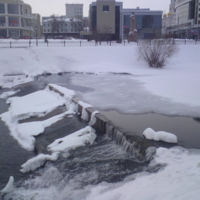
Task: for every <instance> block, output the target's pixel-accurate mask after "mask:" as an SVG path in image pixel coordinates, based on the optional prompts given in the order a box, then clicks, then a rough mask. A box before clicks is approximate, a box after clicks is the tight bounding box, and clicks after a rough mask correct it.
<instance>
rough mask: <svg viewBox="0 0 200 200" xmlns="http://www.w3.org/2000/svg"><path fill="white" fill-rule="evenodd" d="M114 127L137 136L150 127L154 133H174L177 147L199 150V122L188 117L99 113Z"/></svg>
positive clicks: (113, 112)
mask: <svg viewBox="0 0 200 200" xmlns="http://www.w3.org/2000/svg"><path fill="white" fill-rule="evenodd" d="M101 113H102V114H103V115H104V116H106V117H107V118H108V119H109V120H110V121H112V122H113V123H114V124H115V125H116V126H118V127H120V128H122V129H124V130H125V131H126V132H130V133H133V134H137V135H142V133H143V131H144V130H145V129H146V128H148V127H150V128H152V129H154V130H155V131H166V132H170V133H174V134H175V135H176V136H177V137H178V145H181V146H183V147H186V148H198V149H200V142H199V141H200V120H199V119H195V118H190V117H178V116H177V117H173V116H165V115H161V114H155V113H148V114H138V115H131V114H120V113H118V112H117V111H115V110H112V111H101Z"/></svg>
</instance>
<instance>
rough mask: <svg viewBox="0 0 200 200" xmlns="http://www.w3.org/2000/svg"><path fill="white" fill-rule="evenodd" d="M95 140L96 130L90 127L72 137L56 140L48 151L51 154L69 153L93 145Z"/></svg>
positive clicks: (71, 135)
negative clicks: (71, 150)
mask: <svg viewBox="0 0 200 200" xmlns="http://www.w3.org/2000/svg"><path fill="white" fill-rule="evenodd" d="M95 139H96V134H95V130H94V129H93V128H92V127H90V126H87V127H85V128H83V129H81V130H79V131H76V132H74V133H71V134H70V135H67V136H65V137H63V138H59V139H57V140H55V141H54V142H53V143H51V144H50V145H49V146H48V149H49V150H50V151H51V152H68V151H69V150H70V149H74V148H77V147H80V146H84V145H86V144H87V143H88V144H93V142H94V141H95Z"/></svg>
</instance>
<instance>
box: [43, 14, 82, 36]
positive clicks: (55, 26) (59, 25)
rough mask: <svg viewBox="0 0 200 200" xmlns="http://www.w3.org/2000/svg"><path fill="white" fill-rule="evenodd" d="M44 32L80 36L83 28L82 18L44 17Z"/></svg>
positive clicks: (50, 34)
mask: <svg viewBox="0 0 200 200" xmlns="http://www.w3.org/2000/svg"><path fill="white" fill-rule="evenodd" d="M42 26H43V34H44V35H45V36H48V37H49V36H51V37H53V38H54V37H56V36H62V37H66V36H70V37H79V35H80V32H81V31H82V29H83V23H82V20H79V19H75V18H67V17H66V16H61V17H55V16H51V17H43V18H42Z"/></svg>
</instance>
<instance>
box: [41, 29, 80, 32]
mask: <svg viewBox="0 0 200 200" xmlns="http://www.w3.org/2000/svg"><path fill="white" fill-rule="evenodd" d="M59 31H60V32H62V33H66V32H69V31H68V30H63V29H61V30H59ZM80 31H81V30H73V29H71V32H80ZM50 32H52V31H51V30H50V29H44V33H50Z"/></svg>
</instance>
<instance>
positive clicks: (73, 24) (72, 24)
mask: <svg viewBox="0 0 200 200" xmlns="http://www.w3.org/2000/svg"><path fill="white" fill-rule="evenodd" d="M70 24H71V26H75V27H76V26H79V27H80V26H81V24H80V23H78V24H75V23H70ZM70 24H68V26H69V25H70ZM58 25H59V26H67V24H58ZM43 26H44V27H46V26H51V24H43Z"/></svg>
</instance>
